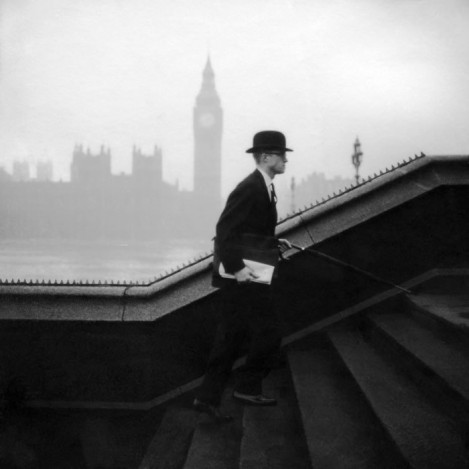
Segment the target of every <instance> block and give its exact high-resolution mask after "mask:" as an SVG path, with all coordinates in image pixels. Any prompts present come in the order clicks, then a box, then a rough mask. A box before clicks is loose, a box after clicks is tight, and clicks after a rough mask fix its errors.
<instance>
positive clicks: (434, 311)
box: [407, 294, 469, 352]
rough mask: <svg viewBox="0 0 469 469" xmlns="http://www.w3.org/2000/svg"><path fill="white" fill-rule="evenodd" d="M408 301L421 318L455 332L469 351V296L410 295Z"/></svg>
mask: <svg viewBox="0 0 469 469" xmlns="http://www.w3.org/2000/svg"><path fill="white" fill-rule="evenodd" d="M407 301H408V302H409V304H410V306H411V308H412V310H413V311H414V312H416V313H419V317H420V318H422V319H426V320H427V321H433V323H435V324H437V327H438V326H439V327H441V326H442V325H444V326H446V328H448V329H450V330H452V331H453V332H455V333H456V334H457V335H458V338H459V340H460V341H461V342H462V343H463V344H464V346H465V351H466V352H467V351H468V350H469V295H461V294H459V295H458V294H419V295H409V296H408V297H407Z"/></svg>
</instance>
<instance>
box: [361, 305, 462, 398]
mask: <svg viewBox="0 0 469 469" xmlns="http://www.w3.org/2000/svg"><path fill="white" fill-rule="evenodd" d="M368 319H369V321H370V322H371V323H372V325H373V326H374V327H376V328H377V329H378V330H379V331H381V332H382V333H384V334H386V336H387V337H388V338H390V339H392V340H393V342H394V343H395V344H397V345H398V346H399V347H401V348H402V350H403V351H405V352H406V353H407V354H410V355H411V356H412V357H413V358H416V359H417V360H418V362H419V363H421V364H422V366H424V367H425V368H426V370H427V371H429V372H431V373H432V374H433V375H435V376H437V377H438V378H440V379H441V380H442V381H443V382H444V383H445V384H446V386H447V387H448V388H450V390H451V391H453V392H455V393H456V394H457V395H458V396H459V397H461V398H462V399H463V400H464V401H465V402H466V403H467V404H468V405H469V373H468V371H469V359H468V358H467V357H466V356H465V355H464V354H462V353H461V352H460V351H459V350H458V349H456V348H454V347H452V346H451V344H450V343H445V342H443V341H441V340H439V339H438V337H436V336H435V334H434V333H433V332H432V331H431V330H429V329H427V328H425V327H423V326H421V325H420V324H419V323H418V322H417V321H415V320H414V319H413V318H412V317H411V316H409V315H405V314H374V315H373V314H372V315H369V317H368Z"/></svg>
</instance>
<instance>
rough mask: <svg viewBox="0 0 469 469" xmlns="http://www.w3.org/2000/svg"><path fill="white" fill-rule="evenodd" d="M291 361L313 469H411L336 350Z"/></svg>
mask: <svg viewBox="0 0 469 469" xmlns="http://www.w3.org/2000/svg"><path fill="white" fill-rule="evenodd" d="M289 362H290V368H291V373H292V377H293V383H294V387H295V391H296V395H297V399H298V405H299V409H300V413H301V417H302V422H303V427H304V432H305V435H306V440H307V445H308V449H309V453H310V458H311V462H312V467H314V468H315V469H335V468H341V469H352V468H353V469H366V468H369V469H375V468H378V467H379V468H380V469H400V468H406V467H408V466H407V464H406V463H405V462H404V460H403V459H402V457H401V455H400V454H399V453H398V452H397V451H396V449H395V447H394V445H393V444H392V442H391V441H390V439H389V437H388V435H387V434H386V433H385V432H384V430H383V428H382V426H381V424H380V422H379V421H378V419H377V418H376V416H375V415H374V414H373V412H372V411H371V409H370V407H369V405H368V403H367V402H366V400H365V399H364V398H363V395H362V394H361V392H360V390H359V388H358V387H357V385H356V383H355V382H354V381H353V379H352V377H351V376H350V374H349V373H348V371H347V369H346V368H345V367H344V365H343V363H342V362H341V361H340V359H339V358H338V356H337V354H336V352H335V351H333V350H331V349H330V348H329V349H324V348H317V349H312V350H307V351H291V352H289Z"/></svg>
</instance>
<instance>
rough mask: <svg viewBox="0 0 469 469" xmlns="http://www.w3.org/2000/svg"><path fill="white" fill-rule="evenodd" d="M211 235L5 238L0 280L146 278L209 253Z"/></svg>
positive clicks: (0, 244)
mask: <svg viewBox="0 0 469 469" xmlns="http://www.w3.org/2000/svg"><path fill="white" fill-rule="evenodd" d="M211 249H212V245H211V242H210V241H209V240H190V239H173V240H161V241H149V242H133V243H124V242H106V241H96V242H94V241H93V242H92V241H89V242H79V241H68V240H67V241H65V240H42V239H41V240H1V241H0V279H1V280H9V281H11V280H12V279H14V280H15V281H16V280H21V281H23V280H45V281H48V280H52V281H53V280H57V281H67V280H69V281H93V280H94V281H99V280H101V281H120V282H128V281H134V282H135V281H139V282H147V281H149V280H152V279H154V278H155V277H157V276H159V275H160V274H163V273H164V272H165V271H168V270H170V269H172V268H175V267H177V266H178V265H182V264H183V263H185V262H187V261H189V260H193V259H194V258H196V257H198V256H200V255H202V254H205V253H207V252H210V251H211Z"/></svg>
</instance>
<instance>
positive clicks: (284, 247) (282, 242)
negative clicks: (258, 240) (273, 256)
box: [278, 238, 292, 254]
mask: <svg viewBox="0 0 469 469" xmlns="http://www.w3.org/2000/svg"><path fill="white" fill-rule="evenodd" d="M278 247H279V249H280V252H281V253H282V254H283V253H284V252H285V251H288V250H289V249H292V245H291V243H290V241H288V239H283V238H279V239H278Z"/></svg>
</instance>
